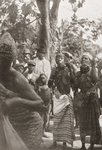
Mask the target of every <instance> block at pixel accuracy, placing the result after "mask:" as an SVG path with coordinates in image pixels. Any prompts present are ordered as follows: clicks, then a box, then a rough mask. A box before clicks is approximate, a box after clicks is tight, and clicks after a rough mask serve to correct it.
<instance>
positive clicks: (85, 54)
mask: <svg viewBox="0 0 102 150" xmlns="http://www.w3.org/2000/svg"><path fill="white" fill-rule="evenodd" d="M83 56H88V57H89V58H90V60H92V59H93V57H92V55H91V54H90V53H88V52H86V53H83V55H82V57H83Z"/></svg>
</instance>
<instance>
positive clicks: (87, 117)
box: [74, 72, 101, 144]
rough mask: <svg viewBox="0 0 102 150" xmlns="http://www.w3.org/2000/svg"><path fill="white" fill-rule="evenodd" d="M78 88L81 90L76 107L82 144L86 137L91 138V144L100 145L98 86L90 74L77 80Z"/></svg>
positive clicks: (80, 76)
mask: <svg viewBox="0 0 102 150" xmlns="http://www.w3.org/2000/svg"><path fill="white" fill-rule="evenodd" d="M75 86H76V87H78V88H79V89H81V91H80V92H78V93H77V94H76V95H75V102H74V103H75V105H74V106H75V107H76V109H77V110H79V126H80V135H81V140H82V142H85V138H83V137H85V136H87V135H89V136H90V137H91V139H90V140H91V142H92V143H94V144H98V143H99V141H100V138H101V131H100V126H99V115H100V104H99V100H98V94H97V90H96V85H95V84H94V83H92V81H91V78H90V76H89V74H88V73H85V74H80V72H79V75H78V76H77V78H76V84H75Z"/></svg>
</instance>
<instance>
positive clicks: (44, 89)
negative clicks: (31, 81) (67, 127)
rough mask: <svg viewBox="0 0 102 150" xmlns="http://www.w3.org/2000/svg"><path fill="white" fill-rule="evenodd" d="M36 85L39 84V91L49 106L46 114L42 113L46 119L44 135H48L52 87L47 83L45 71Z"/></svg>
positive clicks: (44, 119)
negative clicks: (46, 131) (46, 130)
mask: <svg viewBox="0 0 102 150" xmlns="http://www.w3.org/2000/svg"><path fill="white" fill-rule="evenodd" d="M36 85H37V93H38V94H39V96H40V97H41V98H42V100H43V101H44V104H45V106H46V107H47V110H46V112H45V113H44V114H41V116H42V118H43V121H44V124H43V136H46V134H45V129H46V128H47V127H48V124H49V117H50V100H51V94H50V88H49V87H48V85H47V76H46V75H45V74H44V73H42V74H41V75H40V76H39V78H38V79H37V80H36Z"/></svg>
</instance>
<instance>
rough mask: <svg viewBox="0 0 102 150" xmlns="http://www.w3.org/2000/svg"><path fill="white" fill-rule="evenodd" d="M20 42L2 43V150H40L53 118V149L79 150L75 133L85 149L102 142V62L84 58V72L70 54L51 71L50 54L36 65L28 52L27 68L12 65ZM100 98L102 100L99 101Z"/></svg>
mask: <svg viewBox="0 0 102 150" xmlns="http://www.w3.org/2000/svg"><path fill="white" fill-rule="evenodd" d="M14 43H15V42H14V39H13V38H12V37H11V35H10V34H9V33H8V32H6V33H4V35H2V37H1V39H0V62H1V63H0V149H2V150H39V147H40V144H41V142H42V137H43V136H46V132H45V131H46V128H47V126H48V124H49V120H50V115H52V116H53V122H54V124H53V145H52V146H51V148H53V149H54V148H55V147H56V146H57V142H62V143H63V148H66V147H67V143H68V144H70V145H71V146H72V147H73V141H74V140H75V132H74V129H75V127H77V128H79V130H80V137H81V142H82V147H81V148H80V150H85V149H86V147H85V137H86V136H87V135H89V136H90V147H89V150H93V149H94V145H95V144H99V142H100V140H101V134H102V133H101V130H100V124H99V116H100V115H101V114H102V112H101V107H102V86H101V85H102V58H99V57H98V56H99V55H97V57H93V56H92V55H91V54H90V53H89V52H85V53H83V55H82V57H81V61H80V68H77V66H76V65H75V64H74V63H73V61H72V60H73V56H72V54H70V53H69V52H64V53H58V54H56V56H55V61H56V66H55V67H54V68H51V65H50V62H49V61H48V60H47V59H46V58H45V54H46V51H45V49H44V48H41V47H40V48H38V49H37V56H36V57H35V58H34V59H33V58H32V55H31V52H30V50H29V49H28V48H25V49H24V51H23V56H24V62H23V63H19V61H17V63H16V64H15V65H12V62H13V60H14V58H15V57H16V50H15V44H14ZM99 94H100V95H99Z"/></svg>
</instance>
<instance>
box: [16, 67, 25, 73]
mask: <svg viewBox="0 0 102 150" xmlns="http://www.w3.org/2000/svg"><path fill="white" fill-rule="evenodd" d="M16 70H17V71H19V72H20V73H22V74H23V72H24V68H23V67H22V66H20V67H18V68H17V69H16Z"/></svg>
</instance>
